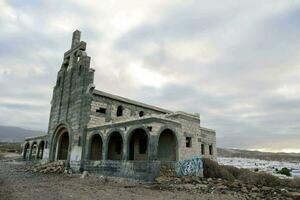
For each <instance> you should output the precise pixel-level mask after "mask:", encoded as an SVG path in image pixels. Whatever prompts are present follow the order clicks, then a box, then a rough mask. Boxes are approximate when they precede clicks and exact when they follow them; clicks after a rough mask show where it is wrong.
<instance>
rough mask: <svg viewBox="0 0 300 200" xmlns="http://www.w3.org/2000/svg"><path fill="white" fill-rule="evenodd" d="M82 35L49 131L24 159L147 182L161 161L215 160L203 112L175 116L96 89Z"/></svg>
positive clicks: (26, 148) (67, 59)
mask: <svg viewBox="0 0 300 200" xmlns="http://www.w3.org/2000/svg"><path fill="white" fill-rule="evenodd" d="M80 37H81V33H80V31H78V30H76V31H75V32H74V33H73V38H72V45H71V49H70V50H68V51H67V52H65V54H64V58H63V63H62V65H61V68H60V69H59V71H58V74H57V81H56V85H55V86H54V89H53V96H52V100H51V111H50V119H49V126H48V133H47V135H44V136H39V137H32V138H26V139H25V141H24V144H23V158H24V159H25V160H40V161H41V162H52V161H56V160H65V162H66V165H67V166H68V167H69V168H70V169H72V170H74V171H82V170H87V171H92V172H98V173H102V174H104V175H114V176H125V177H126V176H130V177H137V178H145V177H146V178H148V177H149V176H155V174H157V172H158V171H159V166H160V165H161V163H168V162H169V163H176V162H179V161H182V160H186V159H189V158H193V157H200V158H203V157H206V158H211V159H216V156H217V151H216V133H215V131H214V130H211V129H207V128H204V127H201V126H200V116H199V114H189V113H185V112H180V111H179V112H173V111H169V110H166V109H163V108H159V107H156V106H151V105H147V104H144V103H141V102H138V101H134V100H131V99H127V98H124V97H120V96H117V95H113V94H109V93H106V92H103V91H99V90H96V89H95V86H94V84H93V82H94V71H95V70H94V69H92V68H90V59H91V58H90V57H89V56H88V55H87V53H86V43H85V42H83V41H81V40H80Z"/></svg>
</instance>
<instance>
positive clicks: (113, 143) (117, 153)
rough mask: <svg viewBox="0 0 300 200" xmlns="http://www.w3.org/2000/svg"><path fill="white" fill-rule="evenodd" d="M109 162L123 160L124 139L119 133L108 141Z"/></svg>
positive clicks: (114, 133) (115, 133) (112, 135)
mask: <svg viewBox="0 0 300 200" xmlns="http://www.w3.org/2000/svg"><path fill="white" fill-rule="evenodd" d="M107 153H108V154H107V155H108V156H107V158H108V160H122V156H123V139H122V136H121V134H120V133H119V132H113V133H112V134H111V136H110V138H109V141H108V152H107Z"/></svg>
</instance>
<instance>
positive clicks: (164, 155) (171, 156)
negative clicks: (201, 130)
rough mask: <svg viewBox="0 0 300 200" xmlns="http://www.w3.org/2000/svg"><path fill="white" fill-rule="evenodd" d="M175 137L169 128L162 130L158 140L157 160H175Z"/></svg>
mask: <svg viewBox="0 0 300 200" xmlns="http://www.w3.org/2000/svg"><path fill="white" fill-rule="evenodd" d="M176 148H177V139H176V135H175V134H174V132H173V131H171V130H170V129H166V130H164V131H163V132H162V133H161V134H160V136H159V140H158V155H157V157H158V160H161V161H176Z"/></svg>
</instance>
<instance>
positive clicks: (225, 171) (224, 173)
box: [203, 159, 300, 188]
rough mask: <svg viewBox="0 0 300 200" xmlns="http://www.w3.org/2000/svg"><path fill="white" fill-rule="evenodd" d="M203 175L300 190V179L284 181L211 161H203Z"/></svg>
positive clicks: (269, 175)
mask: <svg viewBox="0 0 300 200" xmlns="http://www.w3.org/2000/svg"><path fill="white" fill-rule="evenodd" d="M203 168H204V169H203V174H204V177H206V178H221V179H225V180H229V181H233V180H235V179H236V180H240V181H242V182H244V183H248V184H253V185H262V186H269V187H274V186H288V187H292V188H300V178H295V179H293V180H282V179H279V178H278V177H276V176H273V175H271V174H267V173H264V172H259V173H257V172H252V171H250V170H248V169H239V168H236V167H233V166H221V165H219V164H218V163H217V162H215V161H212V160H210V159H203Z"/></svg>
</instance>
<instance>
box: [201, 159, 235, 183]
mask: <svg viewBox="0 0 300 200" xmlns="http://www.w3.org/2000/svg"><path fill="white" fill-rule="evenodd" d="M203 175H204V177H206V178H222V179H225V180H234V176H233V175H232V174H231V173H230V172H229V171H228V170H227V169H226V168H224V167H223V166H220V165H219V164H218V163H217V162H215V161H213V160H210V159H207V158H205V159H203Z"/></svg>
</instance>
